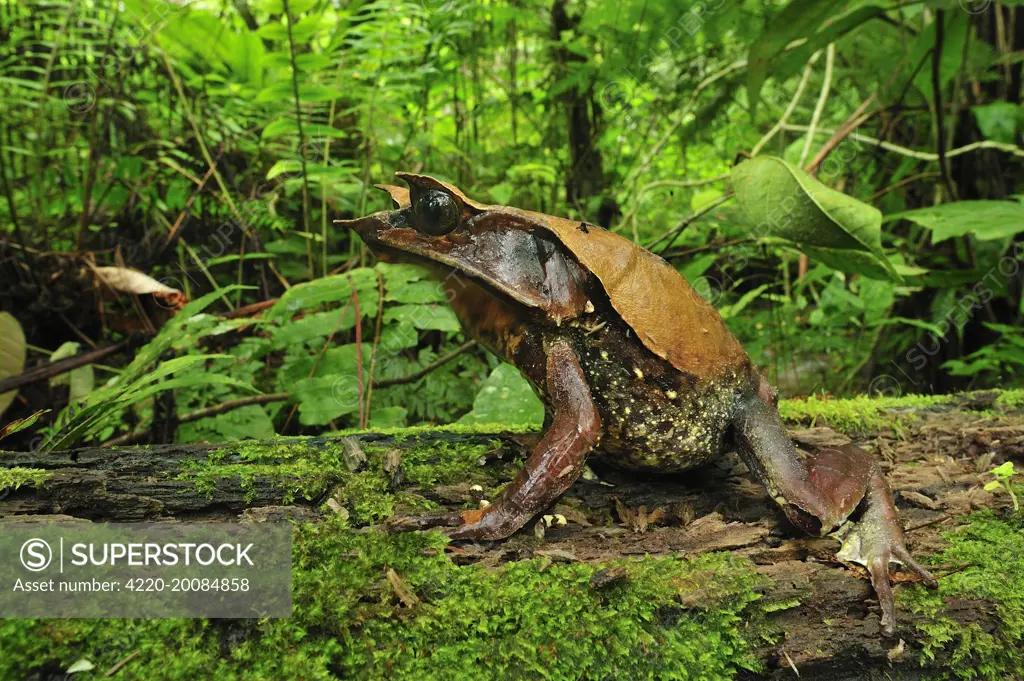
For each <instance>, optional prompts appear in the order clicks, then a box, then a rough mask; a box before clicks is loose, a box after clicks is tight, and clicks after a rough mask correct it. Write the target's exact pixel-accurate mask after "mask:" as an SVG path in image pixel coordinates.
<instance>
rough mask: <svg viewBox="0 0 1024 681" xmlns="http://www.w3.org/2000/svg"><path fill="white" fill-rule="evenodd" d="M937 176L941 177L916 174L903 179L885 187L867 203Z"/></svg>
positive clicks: (932, 174) (933, 174)
mask: <svg viewBox="0 0 1024 681" xmlns="http://www.w3.org/2000/svg"><path fill="white" fill-rule="evenodd" d="M939 175H941V173H917V174H916V175H911V176H910V177H905V178H903V179H902V180H900V181H899V182H897V183H896V184H891V185H889V186H888V187H885V188H884V189H879V190H878V191H877V192H875V193H874V194H872V195H871V198H869V199H868V201H874V200H875V199H878V198H881V197H883V196H885V195H886V194H888V193H889V192H893V191H896V190H897V189H899V188H901V187H906V186H907V185H908V184H911V183H913V182H917V181H918V180H923V179H925V178H928V177H938V176H939Z"/></svg>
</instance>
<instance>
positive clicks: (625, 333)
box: [337, 172, 937, 635]
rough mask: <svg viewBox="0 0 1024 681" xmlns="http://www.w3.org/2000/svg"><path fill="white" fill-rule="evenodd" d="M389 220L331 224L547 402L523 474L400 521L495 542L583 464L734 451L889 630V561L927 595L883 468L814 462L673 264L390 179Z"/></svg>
mask: <svg viewBox="0 0 1024 681" xmlns="http://www.w3.org/2000/svg"><path fill="white" fill-rule="evenodd" d="M397 176H398V177H399V178H400V179H401V180H403V181H404V182H405V184H406V185H408V186H407V187H400V186H396V185H388V184H381V185H375V186H376V187H377V188H379V189H381V190H383V191H385V192H387V193H388V194H389V195H390V198H391V202H392V209H391V210H384V211H379V212H376V213H372V214H370V215H367V216H365V217H360V218H356V219H351V220H339V221H337V222H338V223H340V224H341V225H343V226H344V227H347V228H348V229H350V230H352V231H353V232H354V233H355V234H356V235H357V236H358V237H359V238H360V239H361V240H362V241H363V243H365V244H366V245H367V246H368V247H369V249H370V250H371V251H373V252H374V253H375V254H376V256H377V257H378V258H379V259H381V260H383V261H386V262H411V263H416V264H419V265H421V266H424V267H426V268H427V269H428V270H429V271H430V272H431V274H432V275H433V276H434V278H435V279H436V280H437V282H438V286H439V287H440V290H441V291H443V293H444V296H445V299H446V300H447V301H448V304H449V305H451V307H452V309H453V310H454V312H455V314H456V316H457V317H458V319H459V321H460V322H461V324H462V327H463V329H464V331H465V333H466V335H467V336H468V337H470V338H472V339H475V340H476V341H477V342H479V343H480V344H481V345H483V346H484V347H485V348H487V349H488V350H490V351H491V352H493V353H494V354H496V355H498V356H499V357H501V358H502V359H504V360H505V361H507V362H509V363H510V364H512V365H513V366H514V367H516V369H518V370H519V372H520V373H521V374H522V375H523V377H524V378H525V379H526V380H527V381H528V382H529V384H530V385H531V387H532V388H533V390H534V392H535V393H536V394H537V396H538V397H539V398H540V400H541V401H542V402H543V404H544V407H545V421H544V427H543V429H542V433H541V435H540V438H539V440H538V441H537V443H536V444H535V445H534V446H533V447H532V449H531V450H530V452H529V455H528V456H527V458H526V459H525V462H524V464H523V466H522V468H521V470H519V472H518V474H517V475H516V477H515V478H514V479H513V480H512V481H511V482H509V483H508V484H507V485H506V486H505V487H504V489H503V490H502V491H501V493H500V494H499V495H498V496H497V497H496V499H495V500H494V501H493V502H492V503H490V504H489V505H486V506H485V507H483V508H480V509H465V510H462V511H458V512H452V513H445V514H438V515H432V516H420V517H407V518H402V519H400V520H398V521H396V522H395V523H394V524H393V527H398V528H400V529H406V530H408V529H428V528H437V527H440V528H443V529H444V530H445V531H446V532H447V534H448V535H449V536H450V537H451V538H452V539H453V540H502V539H506V538H508V537H510V536H511V535H512V534H513V533H515V532H516V531H518V530H520V529H521V528H523V527H524V526H526V525H527V524H528V523H529V522H530V521H531V520H532V519H533V518H535V517H537V516H539V515H541V514H542V513H543V512H544V511H545V510H546V509H547V508H548V507H550V506H551V505H552V504H553V503H554V502H555V501H556V500H557V499H558V498H559V497H560V496H561V495H562V494H564V493H565V492H566V491H567V490H568V489H569V488H570V487H571V486H572V485H573V483H574V482H575V481H576V480H577V478H579V477H580V475H581V474H582V473H583V471H584V469H585V467H586V462H587V461H588V460H590V461H602V462H604V463H606V464H609V465H612V466H615V467H618V468H622V469H626V470H632V471H640V472H643V473H646V474H665V473H680V472H683V471H688V470H692V469H694V468H697V467H699V466H701V465H703V464H706V463H708V462H709V461H712V460H713V459H715V458H716V457H720V456H723V455H724V454H725V453H726V452H728V451H729V450H730V449H733V450H734V451H736V453H737V454H738V455H739V457H740V458H741V459H742V460H743V462H744V463H745V464H746V466H747V468H748V469H749V470H750V473H751V475H752V476H753V477H754V478H755V479H756V480H757V481H758V482H759V483H760V484H761V485H763V486H764V487H765V489H766V490H767V492H768V495H769V496H770V498H771V499H772V500H773V501H774V503H775V504H777V505H778V506H779V507H780V508H781V509H782V511H783V513H784V514H785V516H786V517H787V518H788V519H789V521H790V522H791V523H792V524H793V525H795V526H796V527H797V528H799V529H801V530H803V531H804V532H806V533H808V534H811V535H818V536H823V535H830V534H831V535H834V536H836V537H837V538H838V539H839V540H840V541H841V547H840V549H839V551H838V553H837V554H836V556H837V558H838V560H839V561H842V562H848V563H857V564H860V565H863V566H864V567H866V568H867V573H868V576H869V578H870V581H871V584H872V586H873V588H874V591H875V594H876V595H877V598H878V603H879V609H880V611H881V620H880V628H881V631H882V632H883V634H885V635H893V633H894V631H895V614H894V613H895V606H894V596H893V589H892V581H893V576H892V573H891V569H892V565H893V564H894V563H896V564H902V565H903V566H904V567H905V568H907V569H909V570H910V571H911V572H912V573H914V574H915V575H916V577H917V578H918V579H920V581H922V582H924V583H925V584H926V585H928V586H930V587H935V586H937V584H936V580H935V578H934V577H933V576H932V575H931V573H929V572H928V570H926V569H925V568H924V567H923V566H921V565H920V564H919V563H918V562H917V561H915V560H914V558H913V557H911V555H910V553H909V552H908V551H907V548H906V544H905V540H904V536H903V527H902V525H901V524H900V520H899V516H898V513H897V509H896V506H895V503H894V500H893V495H892V493H891V491H890V489H889V487H888V484H887V482H886V480H885V477H884V475H883V472H882V470H881V468H880V466H879V464H878V462H877V461H875V459H874V458H872V457H871V456H870V455H869V454H868V453H867V452H865V451H864V450H863V449H861V448H860V447H857V446H855V445H853V444H848V445H844V446H838V447H825V448H819V449H818V450H817V451H815V452H805V451H803V450H801V449H800V448H798V447H797V446H796V445H795V444H794V442H793V440H792V439H791V437H790V435H789V434H788V432H787V430H786V427H785V425H784V423H783V421H782V418H781V416H780V414H779V410H778V399H779V396H778V392H777V391H776V390H775V388H774V387H773V386H772V385H771V383H770V382H769V381H768V380H767V379H766V378H765V377H764V376H763V375H762V374H761V373H760V372H759V371H758V369H757V368H756V367H755V365H754V363H753V362H752V360H751V359H750V357H749V356H748V354H747V353H746V352H745V351H744V349H743V347H742V345H741V344H740V342H739V341H738V340H737V339H736V337H735V336H734V335H733V334H732V333H731V332H730V331H729V330H728V328H727V327H726V325H725V322H724V321H723V319H722V317H721V315H720V314H719V313H718V312H717V310H716V309H715V308H714V306H713V305H711V304H710V303H709V302H708V301H707V300H706V299H705V298H704V297H703V296H701V295H700V294H699V293H698V292H697V291H696V290H695V289H694V287H693V286H691V285H690V284H689V283H688V282H687V280H686V279H685V278H684V277H683V276H682V275H681V274H680V272H679V271H678V270H677V269H676V268H675V267H673V266H672V265H671V264H670V263H668V262H667V261H666V260H664V259H663V258H661V257H660V256H658V255H656V254H654V253H652V252H650V251H648V250H646V249H644V248H643V247H641V246H640V245H638V244H637V243H635V242H634V241H632V240H630V239H628V238H625V237H623V236H621V235H619V234H616V233H615V232H614V231H611V230H607V229H604V228H602V227H599V226H597V225H594V224H590V223H588V222H585V221H580V220H572V219H568V218H561V217H555V216H551V215H546V214H543V213H539V212H534V211H530V210H524V209H520V208H515V207H510V206H502V205H491V204H486V203H481V202H478V201H474V200H472V199H470V198H469V197H467V196H466V195H465V194H464V193H463V192H462V191H460V190H459V189H458V188H457V187H455V186H454V185H452V184H449V183H447V182H444V181H441V180H438V179H435V178H433V177H430V176H427V175H422V174H416V173H404V172H401V173H397Z"/></svg>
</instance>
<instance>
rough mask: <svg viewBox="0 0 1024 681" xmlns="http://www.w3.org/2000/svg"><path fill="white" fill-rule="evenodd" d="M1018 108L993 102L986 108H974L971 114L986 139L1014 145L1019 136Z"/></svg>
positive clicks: (1009, 104)
mask: <svg viewBox="0 0 1024 681" xmlns="http://www.w3.org/2000/svg"><path fill="white" fill-rule="evenodd" d="M1019 108H1020V107H1018V106H1017V105H1016V104H1011V103H1010V102H993V103H992V104H985V105H984V106H972V107H971V113H973V114H974V120H976V121H977V122H978V129H980V130H981V134H982V135H984V136H985V138H986V139H990V140H995V141H996V142H1004V143H1006V144H1013V141H1014V140H1015V139H1016V136H1017V115H1018V109H1019Z"/></svg>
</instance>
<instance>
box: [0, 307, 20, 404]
mask: <svg viewBox="0 0 1024 681" xmlns="http://www.w3.org/2000/svg"><path fill="white" fill-rule="evenodd" d="M25 354H26V348H25V333H24V331H22V329H21V324H19V323H18V320H17V319H15V317H14V316H13V315H11V314H8V313H7V312H0V380H3V379H5V378H10V377H11V376H16V375H17V374H20V373H21V372H22V370H23V369H24V367H25ZM17 395H18V391H17V390H11V391H10V392H6V393H4V394H2V395H0V414H3V413H4V412H5V411H6V410H7V408H8V407H9V406H11V403H12V402H14V398H15V397H17Z"/></svg>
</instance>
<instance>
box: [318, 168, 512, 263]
mask: <svg viewBox="0 0 1024 681" xmlns="http://www.w3.org/2000/svg"><path fill="white" fill-rule="evenodd" d="M397 175H398V177H399V178H401V179H402V180H404V181H405V182H406V183H408V185H409V189H405V188H404V187H396V186H394V185H387V184H379V185H376V187H377V188H378V189H382V190H384V191H386V192H387V193H388V194H390V195H391V201H392V203H393V204H394V209H393V210H386V211H380V212H378V213H374V214H372V215H368V216H366V217H363V218H358V219H355V220H338V221H337V222H338V223H339V224H342V225H344V226H345V227H348V228H349V229H351V230H353V231H354V232H356V233H357V234H359V236H360V238H361V239H362V240H363V242H365V243H366V245H367V246H369V247H370V248H372V249H373V250H374V252H376V253H377V254H378V255H380V256H381V257H383V258H384V259H386V260H387V259H394V258H395V257H396V256H399V255H400V254H403V253H405V254H410V255H413V256H418V258H422V259H425V260H433V261H439V262H445V263H446V264H451V265H453V266H455V267H458V263H454V262H451V263H449V262H447V261H449V260H450V259H451V258H450V257H449V256H450V254H451V252H452V250H453V249H454V247H455V246H456V245H458V244H465V243H467V242H469V241H472V240H473V236H474V234H475V233H476V232H479V231H481V230H480V227H481V226H480V225H477V224H475V222H474V219H475V218H477V217H478V216H479V215H481V214H483V213H486V212H488V211H487V209H488V208H490V206H485V205H483V204H479V203H476V202H475V201H471V200H470V199H468V198H467V197H466V196H465V195H464V194H463V193H462V192H461V191H459V190H458V189H456V188H455V187H453V186H451V185H449V184H446V183H444V182H441V181H439V180H435V179H434V178H432V177H428V176H426V175H414V174H412V173H397ZM490 222H491V224H489V225H488V227H489V229H487V230H486V231H490V232H494V231H497V230H498V225H497V224H494V221H493V220H492V221H490ZM517 226H518V225H517ZM509 227H510V226H509V225H504V226H502V228H501V229H502V230H504V229H508V228H509ZM474 228H476V229H474ZM389 256H390V257H389Z"/></svg>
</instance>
